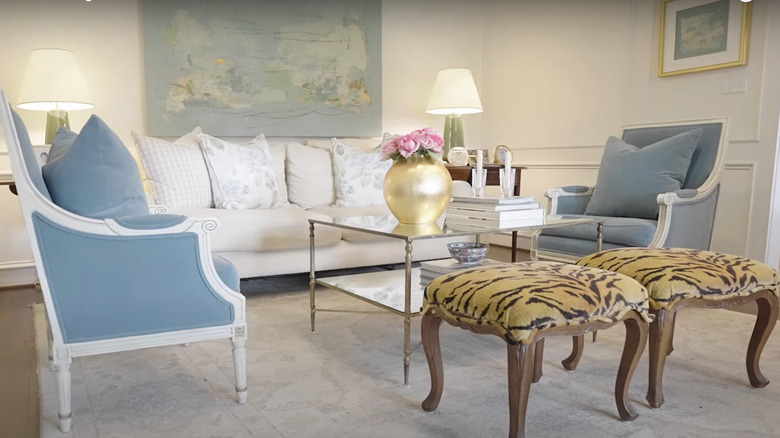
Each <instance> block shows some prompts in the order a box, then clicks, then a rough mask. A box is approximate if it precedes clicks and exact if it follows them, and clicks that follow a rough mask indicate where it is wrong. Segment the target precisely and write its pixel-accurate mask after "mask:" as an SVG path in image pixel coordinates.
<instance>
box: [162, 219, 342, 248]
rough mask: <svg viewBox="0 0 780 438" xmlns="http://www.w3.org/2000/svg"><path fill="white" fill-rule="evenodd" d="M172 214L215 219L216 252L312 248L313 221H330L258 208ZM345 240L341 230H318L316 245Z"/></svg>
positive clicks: (214, 244) (213, 245) (213, 238)
mask: <svg viewBox="0 0 780 438" xmlns="http://www.w3.org/2000/svg"><path fill="white" fill-rule="evenodd" d="M169 213H172V214H181V215H184V216H189V217H202V218H205V217H208V218H215V219H216V220H217V221H218V222H219V227H217V229H216V230H215V231H214V232H213V233H211V239H210V241H211V250H212V251H213V252H240V251H256V252H265V251H280V250H287V249H304V248H305V249H308V248H309V219H310V218H311V219H320V220H325V221H330V220H331V218H330V217H329V216H326V215H324V214H320V213H316V212H311V211H307V210H301V209H298V208H257V209H244V210H232V209H218V208H209V209H205V208H202V209H196V208H178V209H171V211H169ZM339 240H341V230H340V229H338V228H334V227H317V229H316V240H315V242H316V244H317V246H322V245H333V244H335V243H337V242H338V241H339Z"/></svg>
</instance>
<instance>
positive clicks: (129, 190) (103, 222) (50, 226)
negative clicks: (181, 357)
mask: <svg viewBox="0 0 780 438" xmlns="http://www.w3.org/2000/svg"><path fill="white" fill-rule="evenodd" d="M0 118H2V129H3V132H4V136H5V140H6V146H7V148H8V154H9V157H10V160H11V169H12V172H13V176H14V180H15V184H16V188H17V192H18V197H19V202H20V204H21V209H22V214H23V216H24V222H25V226H26V228H27V234H28V237H29V241H30V245H31V249H32V253H33V256H34V260H35V268H36V270H37V274H38V277H39V281H40V286H41V290H42V293H43V302H44V306H45V309H46V316H47V320H48V323H49V329H50V348H51V351H50V353H51V366H52V370H53V371H54V372H55V375H56V382H57V400H58V411H59V424H60V430H62V431H63V432H67V431H69V430H70V429H71V423H72V418H71V401H70V366H71V362H72V359H73V358H77V357H81V356H90V355H96V354H104V353H112V352H119V351H126V350H135V349H141V348H149V347H159V346H165V345H176V344H186V343H189V342H197V341H204V340H211V339H220V338H229V339H230V340H231V341H232V347H233V363H234V368H235V382H236V385H235V386H236V394H237V401H238V402H239V403H245V402H246V399H247V382H246V380H247V379H246V339H247V326H246V313H245V299H244V296H243V295H241V294H240V293H239V278H238V273H237V271H236V270H235V268H234V267H233V266H232V265H231V264H230V262H228V261H226V260H224V259H220V258H218V257H213V256H212V254H211V251H210V244H209V237H208V234H209V232H210V231H213V230H214V229H216V227H217V225H218V224H217V222H216V221H215V220H213V219H195V218H189V217H184V216H178V215H168V214H149V206H148V205H146V201H145V199H144V198H143V193H142V189H141V193H140V194H139V193H138V192H137V189H138V188H139V187H141V186H140V177H139V176H138V170H137V168H135V164H134V162H133V159H132V156H131V155H130V154H129V151H127V150H126V149H124V145H122V143H121V141H120V140H119V139H118V137H116V134H114V133H113V132H111V131H110V129H107V126H105V124H104V123H103V122H102V121H101V120H99V119H98V118H96V117H95V116H93V117H92V118H91V119H90V121H89V122H87V124H86V125H85V127H84V128H83V129H82V130H81V133H79V134H78V136H76V135H75V133H69V134H70V135H68V133H64V135H63V136H62V137H60V136H59V135H58V140H57V141H60V140H62V141H63V142H62V147H61V148H59V150H58V151H55V150H54V149H56V148H55V146H54V145H53V146H52V149H53V150H52V151H51V154H50V162H49V163H47V165H46V166H50V167H48V168H44V171H45V172H48V173H47V178H46V179H45V178H44V176H43V175H42V169H41V168H40V167H39V164H38V163H37V162H36V160H35V155H34V153H33V149H32V145H31V143H30V138H29V136H28V134H27V130H26V128H25V126H24V123H23V122H22V120H21V118H20V117H19V116H18V115H17V114H16V113H15V112H14V111H13V110H12V109H11V107H10V106H9V103H8V101H7V99H6V97H5V94H3V93H2V92H0ZM57 141H55V143H57ZM58 146H59V145H58ZM54 155H57V156H56V157H54ZM128 160H129V161H128ZM74 211H75V213H74Z"/></svg>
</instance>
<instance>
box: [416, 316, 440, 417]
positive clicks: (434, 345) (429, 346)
mask: <svg viewBox="0 0 780 438" xmlns="http://www.w3.org/2000/svg"><path fill="white" fill-rule="evenodd" d="M441 321H442V319H441V318H440V317H439V316H438V315H436V313H435V311H432V310H430V309H429V310H428V311H427V312H426V313H425V314H424V315H423V317H422V323H421V326H422V327H421V330H420V331H421V335H422V345H423V350H424V351H425V358H426V359H428V370H429V371H430V373H431V392H430V393H428V397H426V398H425V400H423V402H422V408H423V409H424V410H425V411H428V412H432V411H435V410H436V408H437V407H438V406H439V401H440V400H441V393H442V391H443V389H444V369H443V366H442V361H441V346H440V345H439V327H440V326H441Z"/></svg>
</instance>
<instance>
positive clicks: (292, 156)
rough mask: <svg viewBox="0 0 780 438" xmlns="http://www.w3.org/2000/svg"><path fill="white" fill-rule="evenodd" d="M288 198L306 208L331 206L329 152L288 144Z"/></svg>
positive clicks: (286, 163)
mask: <svg viewBox="0 0 780 438" xmlns="http://www.w3.org/2000/svg"><path fill="white" fill-rule="evenodd" d="M285 168H286V171H287V197H288V199H289V200H290V202H291V203H293V204H296V205H298V206H300V207H303V208H312V207H321V206H324V205H332V204H333V202H334V201H335V195H334V193H333V168H332V166H331V159H330V151H329V150H327V149H321V148H317V147H314V146H306V145H303V144H300V143H294V142H293V143H289V144H287V158H286V161H285Z"/></svg>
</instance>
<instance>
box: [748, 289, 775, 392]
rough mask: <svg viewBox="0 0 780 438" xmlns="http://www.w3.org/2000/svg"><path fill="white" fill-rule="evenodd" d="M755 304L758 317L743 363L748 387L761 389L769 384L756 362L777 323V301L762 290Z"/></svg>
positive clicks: (769, 293) (758, 293)
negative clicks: (748, 380) (745, 367)
mask: <svg viewBox="0 0 780 438" xmlns="http://www.w3.org/2000/svg"><path fill="white" fill-rule="evenodd" d="M756 304H757V305H758V315H757V316H756V325H755V326H754V327H753V334H752V335H751V337H750V343H749V344H748V350H747V357H746V359H745V362H746V365H747V373H748V379H750V385H752V386H753V387H754V388H763V387H765V386H766V385H768V384H769V379H767V378H766V377H764V375H763V374H762V373H761V369H760V368H759V366H758V361H759V360H760V359H761V353H762V352H763V351H764V345H766V341H767V340H768V339H769V335H771V334H772V330H773V329H774V327H775V324H776V323H777V316H778V299H777V296H776V295H774V294H772V293H771V292H769V291H768V290H764V291H761V292H757V293H756Z"/></svg>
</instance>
